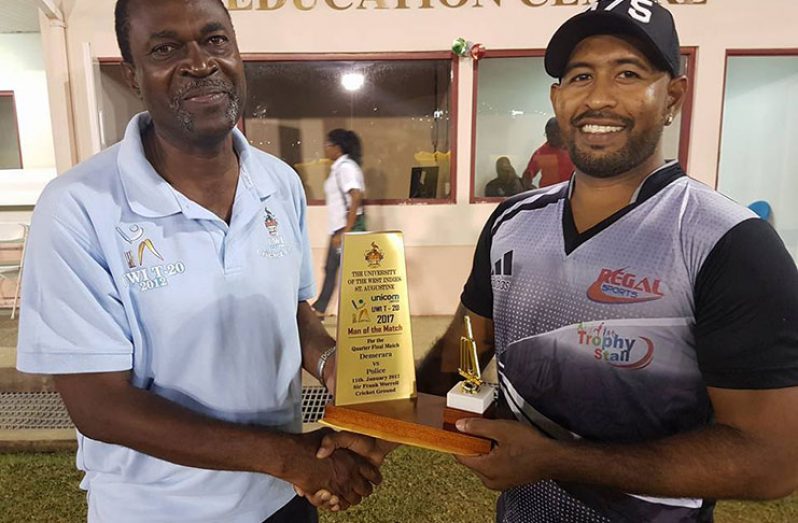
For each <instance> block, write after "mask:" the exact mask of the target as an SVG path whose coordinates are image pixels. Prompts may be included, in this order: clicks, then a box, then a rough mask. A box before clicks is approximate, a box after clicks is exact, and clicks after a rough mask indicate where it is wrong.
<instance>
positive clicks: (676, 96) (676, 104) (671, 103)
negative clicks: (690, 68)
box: [665, 76, 688, 116]
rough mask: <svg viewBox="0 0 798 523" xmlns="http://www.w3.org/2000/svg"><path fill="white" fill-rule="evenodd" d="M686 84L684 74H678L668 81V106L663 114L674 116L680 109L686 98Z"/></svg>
mask: <svg viewBox="0 0 798 523" xmlns="http://www.w3.org/2000/svg"><path fill="white" fill-rule="evenodd" d="M687 84H688V82H687V77H686V76H678V77H676V78H673V79H672V80H671V81H670V82H669V83H668V106H667V107H666V109H665V114H670V115H672V116H676V115H677V114H679V111H681V110H682V106H683V105H684V101H685V100H686V99H687Z"/></svg>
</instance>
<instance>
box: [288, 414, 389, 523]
mask: <svg viewBox="0 0 798 523" xmlns="http://www.w3.org/2000/svg"><path fill="white" fill-rule="evenodd" d="M299 439H300V440H301V443H300V444H301V445H302V446H304V447H305V449H304V452H302V454H303V455H304V456H315V457H313V458H311V459H315V462H313V463H307V464H306V465H307V466H298V467H297V471H298V474H297V477H296V478H291V479H290V481H291V483H293V485H294V490H295V491H296V492H297V494H298V495H300V496H304V497H305V498H306V499H307V500H308V501H309V502H310V503H312V504H313V505H314V506H315V507H317V508H322V509H327V510H331V511H333V512H337V511H339V510H346V509H347V508H349V507H350V506H353V505H357V504H358V503H360V502H361V501H363V499H364V498H366V497H367V496H369V495H370V494H371V493H372V492H373V491H374V487H375V486H376V485H379V484H380V483H381V482H382V474H380V466H381V465H382V462H383V460H384V459H385V456H386V455H387V454H388V453H389V452H391V451H392V450H393V449H395V448H396V447H397V444H396V443H391V442H387V441H382V440H378V439H374V438H371V437H368V436H361V435H359V434H353V433H351V432H334V431H332V430H330V429H322V430H318V431H314V432H310V433H307V434H303V435H301V436H299ZM297 465H300V463H297ZM302 465H305V463H302Z"/></svg>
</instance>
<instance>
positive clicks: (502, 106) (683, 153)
mask: <svg viewBox="0 0 798 523" xmlns="http://www.w3.org/2000/svg"><path fill="white" fill-rule="evenodd" d="M695 52H696V50H695V48H684V49H682V66H683V70H684V71H685V74H687V75H688V79H690V88H689V91H688V96H687V99H686V100H685V104H684V107H683V108H682V111H681V112H680V113H679V115H677V117H676V118H675V120H674V122H673V124H672V125H670V126H669V127H666V128H665V133H664V136H663V138H664V148H665V156H666V158H679V160H680V161H681V162H682V165H685V166H686V161H687V155H688V144H689V128H690V113H691V108H692V94H691V93H692V75H691V74H690V73H691V72H692V70H693V67H694V63H695ZM543 55H544V51H542V50H518V51H488V52H487V53H486V55H485V57H484V58H482V59H480V60H479V61H478V62H476V64H475V69H474V125H473V129H474V131H473V132H474V138H473V140H472V147H473V151H472V173H471V180H472V187H471V201H472V202H478V201H495V200H500V199H503V198H506V197H508V196H512V195H513V194H516V193H517V192H520V191H522V190H526V189H529V188H533V187H541V186H546V185H551V184H553V183H558V182H559V181H563V180H566V179H568V178H569V177H570V171H571V167H572V164H571V163H570V159H569V158H568V154H567V152H565V151H563V150H560V149H558V148H555V147H550V146H549V144H548V141H547V138H546V132H545V129H546V124H547V122H548V121H549V120H550V119H551V118H553V117H554V111H553V109H552V107H551V101H550V99H549V90H550V87H551V84H552V83H553V82H554V80H553V79H552V78H551V77H550V76H549V75H548V74H547V73H546V70H545V68H544V65H543ZM536 152H538V154H537V155H535V153H536ZM533 156H534V159H533ZM516 178H517V179H516Z"/></svg>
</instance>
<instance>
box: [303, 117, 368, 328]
mask: <svg viewBox="0 0 798 523" xmlns="http://www.w3.org/2000/svg"><path fill="white" fill-rule="evenodd" d="M324 155H325V156H326V157H327V158H328V159H329V160H332V162H333V164H332V167H330V175H329V176H328V177H327V180H325V182H324V197H325V201H326V202H327V219H328V223H329V231H330V246H329V249H328V250H327V261H326V262H325V264H324V285H323V286H322V290H321V294H320V295H319V298H318V299H317V300H316V303H314V304H313V309H314V310H315V311H316V314H318V315H319V316H322V317H323V316H324V313H325V311H326V310H327V305H329V303H330V298H332V293H333V291H334V290H335V280H336V279H337V277H338V267H339V266H340V264H341V240H342V239H343V235H344V233H346V232H351V231H365V230H366V215H365V213H364V209H363V194H364V192H365V190H366V184H365V182H364V180H363V170H362V169H361V168H360V162H361V157H362V146H361V144H360V138H359V137H358V135H357V134H355V132H354V131H347V130H346V129H333V130H332V131H330V132H329V133H328V134H327V141H326V142H325V143H324Z"/></svg>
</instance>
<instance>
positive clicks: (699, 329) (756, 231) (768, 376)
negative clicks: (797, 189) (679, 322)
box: [695, 219, 798, 389]
mask: <svg viewBox="0 0 798 523" xmlns="http://www.w3.org/2000/svg"><path fill="white" fill-rule="evenodd" d="M695 317H696V326H695V337H696V352H697V357H698V364H699V367H700V369H701V372H702V374H703V376H704V380H705V382H706V384H707V385H709V386H711V387H718V388H728V389H773V388H782V387H791V386H796V385H798V269H796V266H795V262H794V261H793V259H792V257H791V256H790V255H789V253H788V252H787V250H786V249H785V247H784V244H783V243H782V241H781V239H780V238H779V236H778V234H777V233H776V231H775V230H773V228H772V227H771V226H770V225H769V224H768V223H767V222H765V221H764V220H760V219H749V220H746V221H743V222H741V223H740V224H738V225H737V226H735V227H734V228H732V229H731V230H729V232H728V233H726V235H725V236H723V237H722V238H721V239H720V241H719V242H718V243H717V244H716V245H715V247H714V248H713V250H712V251H711V252H710V254H709V256H707V258H706V260H705V261H704V263H703V265H702V267H701V269H700V271H699V273H698V276H697V278H696V285H695Z"/></svg>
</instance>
